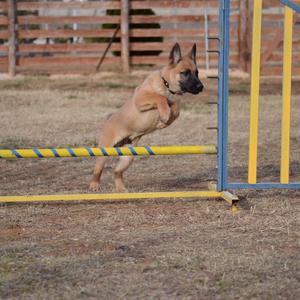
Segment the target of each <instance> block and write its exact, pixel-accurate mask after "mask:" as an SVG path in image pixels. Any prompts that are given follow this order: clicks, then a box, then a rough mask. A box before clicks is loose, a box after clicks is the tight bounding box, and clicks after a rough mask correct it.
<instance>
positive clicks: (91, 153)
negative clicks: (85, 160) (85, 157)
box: [85, 147, 95, 156]
mask: <svg viewBox="0 0 300 300" xmlns="http://www.w3.org/2000/svg"><path fill="white" fill-rule="evenodd" d="M85 149H86V150H87V152H88V153H89V155H90V156H95V154H94V152H93V150H92V149H91V148H90V147H85Z"/></svg>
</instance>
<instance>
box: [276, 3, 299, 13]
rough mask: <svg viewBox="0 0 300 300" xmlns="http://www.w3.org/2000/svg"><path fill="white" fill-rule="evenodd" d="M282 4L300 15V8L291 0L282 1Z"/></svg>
mask: <svg viewBox="0 0 300 300" xmlns="http://www.w3.org/2000/svg"><path fill="white" fill-rule="evenodd" d="M280 2H281V3H282V4H283V5H286V6H288V7H289V8H291V9H293V10H294V11H295V12H297V13H298V14H300V6H299V5H298V4H296V3H294V2H292V1H290V0H280Z"/></svg>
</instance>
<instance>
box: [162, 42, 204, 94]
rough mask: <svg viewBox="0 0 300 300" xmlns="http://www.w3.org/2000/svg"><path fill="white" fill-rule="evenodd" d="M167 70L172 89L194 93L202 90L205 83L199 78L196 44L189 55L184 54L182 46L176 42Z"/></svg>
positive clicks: (176, 91)
mask: <svg viewBox="0 0 300 300" xmlns="http://www.w3.org/2000/svg"><path fill="white" fill-rule="evenodd" d="M167 70H168V74H167V75H168V84H169V87H170V90H172V91H174V92H175V93H191V94H194V95H196V94H199V93H200V92H202V90H203V84H202V82H201V81H200V80H199V77H198V69H197V63H196V44H194V45H193V47H192V49H191V51H190V52H189V53H188V54H187V55H185V56H182V55H181V50H180V46H179V45H178V44H177V43H176V44H175V45H174V47H173V48H172V50H171V52H170V56H169V65H168V67H167Z"/></svg>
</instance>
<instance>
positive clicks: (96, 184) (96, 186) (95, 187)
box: [89, 181, 100, 192]
mask: <svg viewBox="0 0 300 300" xmlns="http://www.w3.org/2000/svg"><path fill="white" fill-rule="evenodd" d="M99 190H100V183H99V182H95V181H92V182H91V183H90V186H89V191H91V192H97V191H99Z"/></svg>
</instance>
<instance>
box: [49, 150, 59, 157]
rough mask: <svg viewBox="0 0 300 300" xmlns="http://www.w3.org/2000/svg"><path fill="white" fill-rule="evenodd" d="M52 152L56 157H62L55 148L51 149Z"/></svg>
mask: <svg viewBox="0 0 300 300" xmlns="http://www.w3.org/2000/svg"><path fill="white" fill-rule="evenodd" d="M50 150H51V152H52V153H53V154H54V156H55V157H60V156H59V154H58V153H57V151H56V150H55V148H50Z"/></svg>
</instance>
